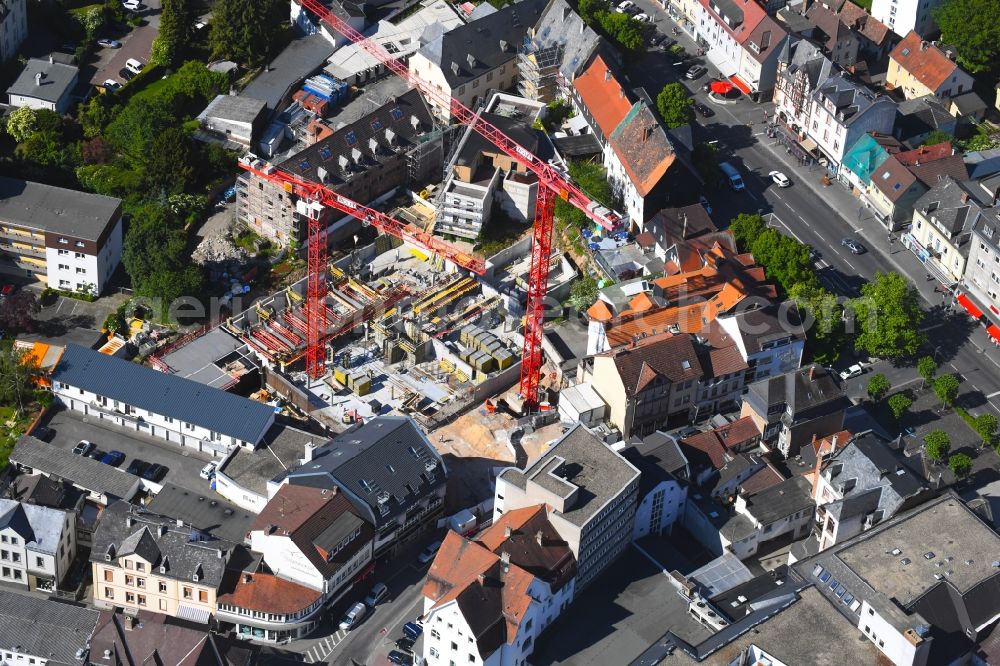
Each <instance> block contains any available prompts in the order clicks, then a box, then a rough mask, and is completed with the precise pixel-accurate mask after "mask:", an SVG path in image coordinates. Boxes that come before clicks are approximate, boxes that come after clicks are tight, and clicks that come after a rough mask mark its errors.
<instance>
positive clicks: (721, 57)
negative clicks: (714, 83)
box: [705, 48, 736, 78]
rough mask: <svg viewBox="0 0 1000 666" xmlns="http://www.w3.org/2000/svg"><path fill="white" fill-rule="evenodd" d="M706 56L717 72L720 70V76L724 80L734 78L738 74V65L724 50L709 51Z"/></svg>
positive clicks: (714, 49) (713, 49)
mask: <svg viewBox="0 0 1000 666" xmlns="http://www.w3.org/2000/svg"><path fill="white" fill-rule="evenodd" d="M705 55H706V56H707V57H708V61H709V62H710V63H712V64H713V65H714V66H715V68H716V69H717V70H719V74H721V75H722V77H723V78H726V77H729V76H732V75H733V74H735V73H736V63H735V62H733V61H732V60H731V59H730V58H729V56H728V55H726V52H725V51H723V50H722V49H720V48H712V49H709V50H708V53H707V54H705Z"/></svg>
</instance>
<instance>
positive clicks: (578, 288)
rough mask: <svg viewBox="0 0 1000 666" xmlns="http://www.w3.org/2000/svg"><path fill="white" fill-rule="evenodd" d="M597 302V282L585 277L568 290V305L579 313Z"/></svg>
mask: <svg viewBox="0 0 1000 666" xmlns="http://www.w3.org/2000/svg"><path fill="white" fill-rule="evenodd" d="M596 300H597V280H595V279H594V278H592V277H590V276H589V275H585V276H584V277H582V278H580V279H579V280H577V281H576V282H574V283H573V286H571V287H570V288H569V304H570V307H572V308H573V309H575V310H579V311H580V312H582V311H584V310H586V309H587V308H589V307H590V306H591V305H593V304H594V301H596Z"/></svg>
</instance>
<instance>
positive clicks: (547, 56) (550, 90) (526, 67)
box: [517, 43, 563, 102]
mask: <svg viewBox="0 0 1000 666" xmlns="http://www.w3.org/2000/svg"><path fill="white" fill-rule="evenodd" d="M562 57H563V47H562V45H561V44H554V45H552V46H547V47H544V48H538V47H537V46H535V45H534V44H531V43H529V44H527V45H526V46H525V47H524V48H523V49H522V50H521V52H520V53H518V55H517V61H518V72H519V73H520V75H521V80H520V81H519V82H518V84H517V91H518V93H519V94H520V95H521V96H522V97H526V98H528V99H533V100H537V101H539V102H551V101H554V100H555V99H556V97H558V93H559V63H561V62H562Z"/></svg>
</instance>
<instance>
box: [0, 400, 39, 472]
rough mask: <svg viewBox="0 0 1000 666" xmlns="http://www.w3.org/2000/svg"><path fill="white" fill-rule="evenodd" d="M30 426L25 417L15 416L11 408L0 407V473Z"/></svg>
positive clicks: (29, 421) (14, 411)
mask: <svg viewBox="0 0 1000 666" xmlns="http://www.w3.org/2000/svg"><path fill="white" fill-rule="evenodd" d="M30 424H31V419H30V418H29V417H28V416H27V415H20V416H18V415H17V410H15V409H14V407H12V406H3V407H0V471H3V470H4V469H6V468H7V464H8V461H9V459H10V452H11V451H13V450H14V445H15V444H17V440H19V439H20V438H21V435H23V434H24V431H25V430H27V429H28V426H29V425H30Z"/></svg>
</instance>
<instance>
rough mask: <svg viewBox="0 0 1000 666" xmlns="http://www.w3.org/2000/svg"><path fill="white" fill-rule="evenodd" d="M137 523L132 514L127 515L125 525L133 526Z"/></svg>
mask: <svg viewBox="0 0 1000 666" xmlns="http://www.w3.org/2000/svg"><path fill="white" fill-rule="evenodd" d="M133 525H135V518H133V517H132V516H125V527H132V526H133Z"/></svg>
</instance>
